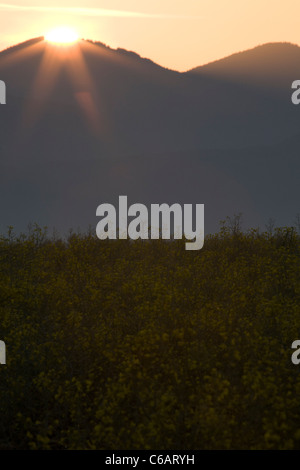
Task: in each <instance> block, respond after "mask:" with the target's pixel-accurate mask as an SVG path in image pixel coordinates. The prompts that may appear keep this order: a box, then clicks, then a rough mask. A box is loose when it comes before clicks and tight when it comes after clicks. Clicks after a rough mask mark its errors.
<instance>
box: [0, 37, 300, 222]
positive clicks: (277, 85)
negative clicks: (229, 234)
mask: <svg viewBox="0 0 300 470" xmlns="http://www.w3.org/2000/svg"><path fill="white" fill-rule="evenodd" d="M0 79H2V80H4V81H5V82H6V84H7V105H5V106H0V123H1V125H0V170H1V173H0V184H1V185H0V200H1V202H0V209H1V214H2V220H1V223H2V227H4V226H6V225H8V224H11V225H17V226H18V227H24V226H25V224H27V223H28V222H29V221H36V222H41V223H43V224H46V225H50V226H53V225H55V226H56V227H57V228H58V229H59V230H65V229H67V228H70V227H73V228H76V227H77V226H81V227H86V226H87V225H89V224H93V223H95V222H96V220H95V210H96V207H97V205H98V204H100V203H101V202H103V201H104V200H106V201H110V200H112V202H113V201H114V200H115V201H116V200H117V197H118V196H119V195H120V194H127V195H128V196H129V198H130V200H131V202H135V201H136V202H137V201H140V202H142V203H146V204H148V203H154V202H168V201H169V202H172V201H173V202H183V203H184V202H186V203H188V202H198V203H204V204H206V207H207V213H206V221H207V226H206V228H207V230H208V231H211V230H215V229H216V228H217V226H218V221H219V220H220V219H224V217H226V216H227V215H231V214H233V213H234V212H244V213H245V219H246V221H247V222H249V224H251V225H254V224H260V225H261V224H263V222H264V221H266V220H267V219H268V218H269V217H274V218H275V219H276V220H277V221H278V223H279V224H287V223H291V220H292V218H293V217H294V216H295V214H296V213H297V212H300V208H299V204H298V201H299V200H300V197H299V196H300V193H299V185H298V184H297V181H296V180H295V178H296V175H299V170H300V166H299V160H297V159H296V158H295V155H297V154H298V151H299V150H300V148H299V146H300V142H299V138H298V136H299V123H300V109H298V108H297V107H296V106H294V105H292V103H291V83H292V81H293V80H295V79H300V48H299V47H298V46H295V45H291V44H285V43H283V44H282V43H275V44H266V45H263V46H259V47H257V48H254V49H251V50H249V51H245V52H241V53H238V54H233V55H231V56H229V57H227V58H224V59H221V60H218V61H215V62H212V63H210V64H206V65H203V66H201V67H197V68H195V69H192V70H190V71H187V72H182V73H180V72H176V71H172V70H169V69H165V68H163V67H161V66H159V65H157V64H155V63H154V62H152V61H151V60H149V59H145V58H141V57H140V56H139V55H138V54H136V53H134V52H131V51H126V50H123V49H120V48H119V49H111V48H109V47H108V46H106V45H104V44H102V43H97V42H96V43H95V42H93V41H85V40H83V41H80V42H79V44H78V45H77V46H75V47H73V48H71V49H70V53H67V52H65V53H64V54H61V53H60V52H59V48H57V47H56V46H52V45H51V44H48V43H46V42H45V41H44V40H43V38H35V39H32V40H30V41H26V42H25V43H22V44H19V45H17V46H14V47H12V48H9V49H6V50H5V51H2V52H0ZM272 155H274V165H273V164H272ZM258 195H259V200H258ZM278 197H280V199H279V200H278ZM20 201H21V202H20ZM272 201H273V203H272ZM20 204H21V206H20ZM1 205H2V206H1ZM0 228H1V227H0Z"/></svg>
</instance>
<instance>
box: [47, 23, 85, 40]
mask: <svg viewBox="0 0 300 470" xmlns="http://www.w3.org/2000/svg"><path fill="white" fill-rule="evenodd" d="M45 39H46V41H49V42H54V43H56V44H71V43H73V42H76V41H78V39H79V36H78V34H77V33H76V31H75V30H74V29H71V28H65V27H61V28H56V29H53V30H52V31H49V32H48V33H47V34H46V35H45Z"/></svg>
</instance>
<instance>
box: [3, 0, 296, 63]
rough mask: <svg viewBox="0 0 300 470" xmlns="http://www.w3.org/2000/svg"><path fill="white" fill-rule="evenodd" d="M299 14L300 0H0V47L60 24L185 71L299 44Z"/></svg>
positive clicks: (23, 39) (39, 34) (84, 36)
mask: <svg viewBox="0 0 300 470" xmlns="http://www.w3.org/2000/svg"><path fill="white" fill-rule="evenodd" d="M49 8H50V9H49ZM299 18H300V2H299V0H285V1H284V2H283V1H282V0H272V1H271V0H209V1H208V0H184V1H182V0H180V1H179V0H151V2H150V1H149V0H147V1H146V0H126V1H124V0H104V1H101V0H100V1H99V0H97V1H96V0H85V1H82V0H68V1H57V0H53V1H52V2H49V1H46V0H28V1H27V0H14V1H4V3H1V1H0V31H1V34H0V50H1V49H4V48H5V47H8V46H11V45H14V44H17V43H19V42H22V41H25V40H27V39H30V38H32V37H36V36H42V35H44V34H45V33H46V32H47V31H48V30H49V29H52V28H55V27H57V26H61V25H64V26H70V27H74V28H75V29H76V30H77V31H78V33H79V36H80V37H83V38H86V39H94V40H99V41H102V42H104V43H106V44H108V45H109V46H111V47H114V48H115V47H123V48H125V49H129V50H134V51H135V52H138V53H139V54H140V55H142V56H144V57H148V58H150V59H152V60H154V61H155V62H157V63H159V64H160V65H164V66H166V67H169V68H172V69H176V70H180V71H183V70H187V69H190V68H192V67H195V66H197V65H201V64H204V63H207V62H209V61H212V60H215V59H218V58H221V57H224V56H226V55H229V54H231V53H234V52H238V51H240V50H245V49H249V48H251V47H254V46H256V45H259V44H263V43H265V42H275V41H289V42H293V43H296V44H299V43H300V37H299V36H300V29H299V24H298V22H299Z"/></svg>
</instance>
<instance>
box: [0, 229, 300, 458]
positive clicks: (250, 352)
mask: <svg viewBox="0 0 300 470" xmlns="http://www.w3.org/2000/svg"><path fill="white" fill-rule="evenodd" d="M299 261H300V242H299V235H297V233H296V231H295V230H294V229H293V228H282V229H277V230H276V231H275V233H273V234H270V233H269V234H268V233H259V232H258V231H257V230H252V231H248V232H247V233H241V232H238V233H233V232H231V231H230V230H229V229H226V227H223V229H222V230H220V232H219V233H218V234H215V235H211V236H208V237H206V240H205V243H204V248H203V249H202V250H200V251H190V252H189V251H186V250H185V249H184V241H172V242H166V241H162V240H157V241H135V242H132V241H127V240H116V241H115V240H114V241H100V240H98V239H97V238H96V236H94V235H93V234H85V235H80V234H71V235H70V236H69V237H68V239H59V238H57V237H50V238H48V237H47V236H45V234H44V233H43V231H42V230H40V229H39V228H38V227H36V228H35V229H33V230H31V232H30V233H28V234H27V235H26V236H25V235H24V236H23V235H22V236H18V237H16V236H14V235H13V233H12V231H11V230H10V231H9V233H8V234H7V235H6V236H2V237H1V239H0V339H1V340H3V341H5V343H6V347H7V365H6V366H5V365H1V366H0V398H1V399H0V416H1V417H0V449H105V450H111V449H112V450H113V449H119V450H121V449H131V450H132V449H169V450H177V449H179V450H180V449H181V450H182V449H185V450H189V449H194V450H196V449H299V448H300V402H299V396H300V365H299V366H296V365H294V364H293V363H292V362H291V354H292V352H293V351H292V349H291V344H292V342H293V341H294V340H296V339H300V269H299V268H300V262H299Z"/></svg>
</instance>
